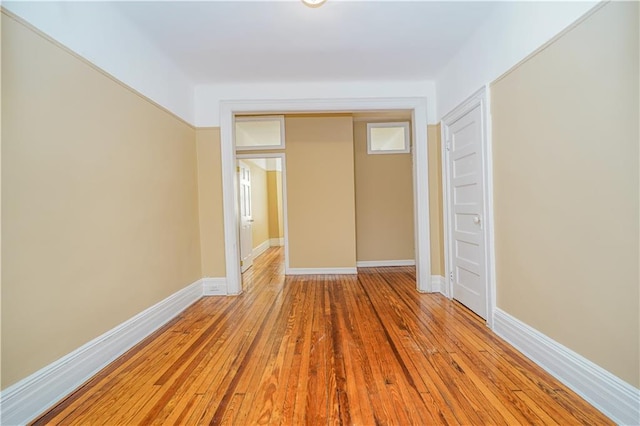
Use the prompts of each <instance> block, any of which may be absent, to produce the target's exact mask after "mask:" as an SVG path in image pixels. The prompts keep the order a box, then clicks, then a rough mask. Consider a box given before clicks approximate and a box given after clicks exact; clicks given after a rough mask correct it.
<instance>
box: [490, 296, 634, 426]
mask: <svg viewBox="0 0 640 426" xmlns="http://www.w3.org/2000/svg"><path fill="white" fill-rule="evenodd" d="M493 315H494V318H493V325H494V327H493V331H494V332H495V333H496V334H498V335H499V336H500V337H502V338H503V339H504V340H506V341H507V342H509V343H510V344H511V345H513V346H514V347H515V348H516V349H518V350H519V351H520V352H522V353H523V354H525V355H526V356H527V357H528V358H530V359H531V360H532V361H533V362H535V363H536V364H538V365H539V366H540V367H542V368H544V369H545V370H547V371H548V372H549V373H551V375H553V376H554V377H555V378H556V379H558V380H560V381H561V382H562V383H564V384H565V385H567V386H568V387H569V388H571V389H572V390H573V391H574V392H576V393H577V394H578V395H580V396H581V397H583V398H584V399H585V400H587V401H588V402H589V403H591V404H592V405H593V406H594V407H596V408H597V409H599V410H600V411H602V412H603V413H604V414H606V415H607V416H609V417H610V418H611V419H612V420H613V421H614V422H616V423H618V424H621V425H638V424H640V389H636V388H635V387H633V386H631V385H630V384H628V383H626V382H625V381H623V380H621V379H619V378H618V377H616V376H614V375H613V374H611V373H610V372H608V371H607V370H605V369H603V368H602V367H600V366H598V365H596V364H594V363H593V362H591V361H589V360H588V359H586V358H584V357H583V356H581V355H579V354H577V353H576V352H574V351H572V350H571V349H569V348H567V347H565V346H563V345H561V344H560V343H558V342H556V341H555V340H553V339H551V338H549V337H547V336H546V335H544V334H542V333H540V332H539V331H538V330H536V329H534V328H532V327H530V326H528V325H527V324H525V323H523V322H522V321H520V320H518V319H517V318H514V317H513V316H511V315H509V314H508V313H506V312H504V311H502V310H501V309H499V308H496V309H495V311H494V314H493Z"/></svg>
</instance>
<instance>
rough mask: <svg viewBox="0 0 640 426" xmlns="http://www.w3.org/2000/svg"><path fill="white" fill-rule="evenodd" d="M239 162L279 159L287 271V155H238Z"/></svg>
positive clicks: (272, 153) (271, 153) (287, 266)
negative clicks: (256, 159)
mask: <svg viewBox="0 0 640 426" xmlns="http://www.w3.org/2000/svg"><path fill="white" fill-rule="evenodd" d="M236 158H237V159H238V160H247V159H252V158H279V159H280V165H281V167H282V175H281V176H282V221H283V224H282V225H283V226H284V267H285V271H286V270H288V269H289V237H288V232H289V230H288V223H289V222H287V165H286V163H285V161H284V160H285V158H286V154H285V153H284V152H277V153H274V152H269V153H267V152H265V153H258V152H256V153H252V154H236Z"/></svg>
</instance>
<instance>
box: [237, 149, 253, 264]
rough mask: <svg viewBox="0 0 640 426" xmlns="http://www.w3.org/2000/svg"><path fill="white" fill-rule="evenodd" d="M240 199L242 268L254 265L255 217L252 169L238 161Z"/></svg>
mask: <svg viewBox="0 0 640 426" xmlns="http://www.w3.org/2000/svg"><path fill="white" fill-rule="evenodd" d="M237 170H238V191H239V194H238V199H239V200H240V206H239V207H240V269H241V270H242V272H244V271H246V270H247V269H249V268H250V267H251V265H253V236H252V231H253V226H252V224H253V217H252V215H251V170H250V169H249V166H247V165H246V164H245V163H243V162H242V161H239V162H238V169H237Z"/></svg>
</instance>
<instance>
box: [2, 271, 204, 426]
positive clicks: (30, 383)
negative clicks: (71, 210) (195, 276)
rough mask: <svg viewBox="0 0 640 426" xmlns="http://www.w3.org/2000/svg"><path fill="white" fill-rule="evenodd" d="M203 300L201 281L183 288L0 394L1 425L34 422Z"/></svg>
mask: <svg viewBox="0 0 640 426" xmlns="http://www.w3.org/2000/svg"><path fill="white" fill-rule="evenodd" d="M201 297H202V280H198V281H196V282H195V283H193V284H191V285H189V286H188V287H185V288H183V289H182V290H180V291H178V292H176V293H174V294H172V295H171V296H169V297H167V298H166V299H164V300H163V301H161V302H159V303H157V304H155V305H153V306H152V307H150V308H148V309H146V310H144V311H142V312H140V313H139V314H138V315H136V316H134V317H133V318H131V319H129V320H127V321H125V322H123V323H122V324H120V325H119V326H117V327H115V328H113V329H111V330H109V331H107V332H106V333H104V334H103V335H101V336H99V337H97V338H95V339H93V340H92V341H90V342H89V343H87V344H85V345H83V346H81V347H80V348H78V349H76V350H75V351H73V352H71V353H70V354H68V355H65V356H64V357H62V358H60V359H59V360H57V361H55V362H53V363H52V364H49V365H48V366H46V367H44V368H42V369H41V370H39V371H37V372H35V373H33V374H32V375H30V376H28V377H26V378H25V379H22V380H21V381H19V382H18V383H16V384H14V385H12V386H10V387H8V388H7V389H5V390H4V391H2V392H1V393H0V407H2V413H1V418H0V423H2V424H4V425H22V424H26V423H28V422H30V421H31V420H34V419H35V418H36V417H38V416H39V415H41V414H42V413H44V412H45V411H46V410H47V409H49V408H50V407H51V406H53V405H54V404H55V403H57V402H58V401H60V400H61V399H63V398H64V397H66V396H67V395H69V394H70V393H71V392H73V391H74V390H75V389H76V388H78V386H80V385H82V384H83V383H84V382H85V381H87V380H88V379H89V378H91V377H92V376H93V375H95V374H96V373H97V372H98V371H100V370H101V369H102V368H104V367H105V366H107V365H108V364H109V363H110V362H112V361H114V360H115V359H116V358H118V357H119V356H120V355H122V354H123V353H125V352H126V351H127V350H129V349H131V348H132V347H133V346H135V345H136V344H137V343H139V342H140V341H141V340H142V339H144V338H145V337H147V336H148V335H150V334H151V333H153V332H154V331H156V330H157V329H158V328H160V327H161V326H163V325H164V324H166V323H167V322H168V321H169V320H171V319H172V318H174V317H175V316H176V315H178V314H179V313H180V312H182V311H183V310H184V309H186V308H187V307H189V306H190V305H191V304H193V303H194V302H195V301H197V300H198V299H200V298H201Z"/></svg>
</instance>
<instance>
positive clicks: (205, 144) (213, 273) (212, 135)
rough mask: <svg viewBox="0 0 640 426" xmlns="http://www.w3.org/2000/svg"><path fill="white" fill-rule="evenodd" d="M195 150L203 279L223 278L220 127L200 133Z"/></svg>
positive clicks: (201, 130)
mask: <svg viewBox="0 0 640 426" xmlns="http://www.w3.org/2000/svg"><path fill="white" fill-rule="evenodd" d="M196 146H197V150H198V201H199V219H200V251H201V263H202V275H203V276H204V277H224V276H225V275H226V272H225V270H226V267H225V255H224V225H223V224H224V220H223V212H222V162H221V157H220V129H219V128H217V127H216V128H206V129H205V128H201V129H197V130H196Z"/></svg>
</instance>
